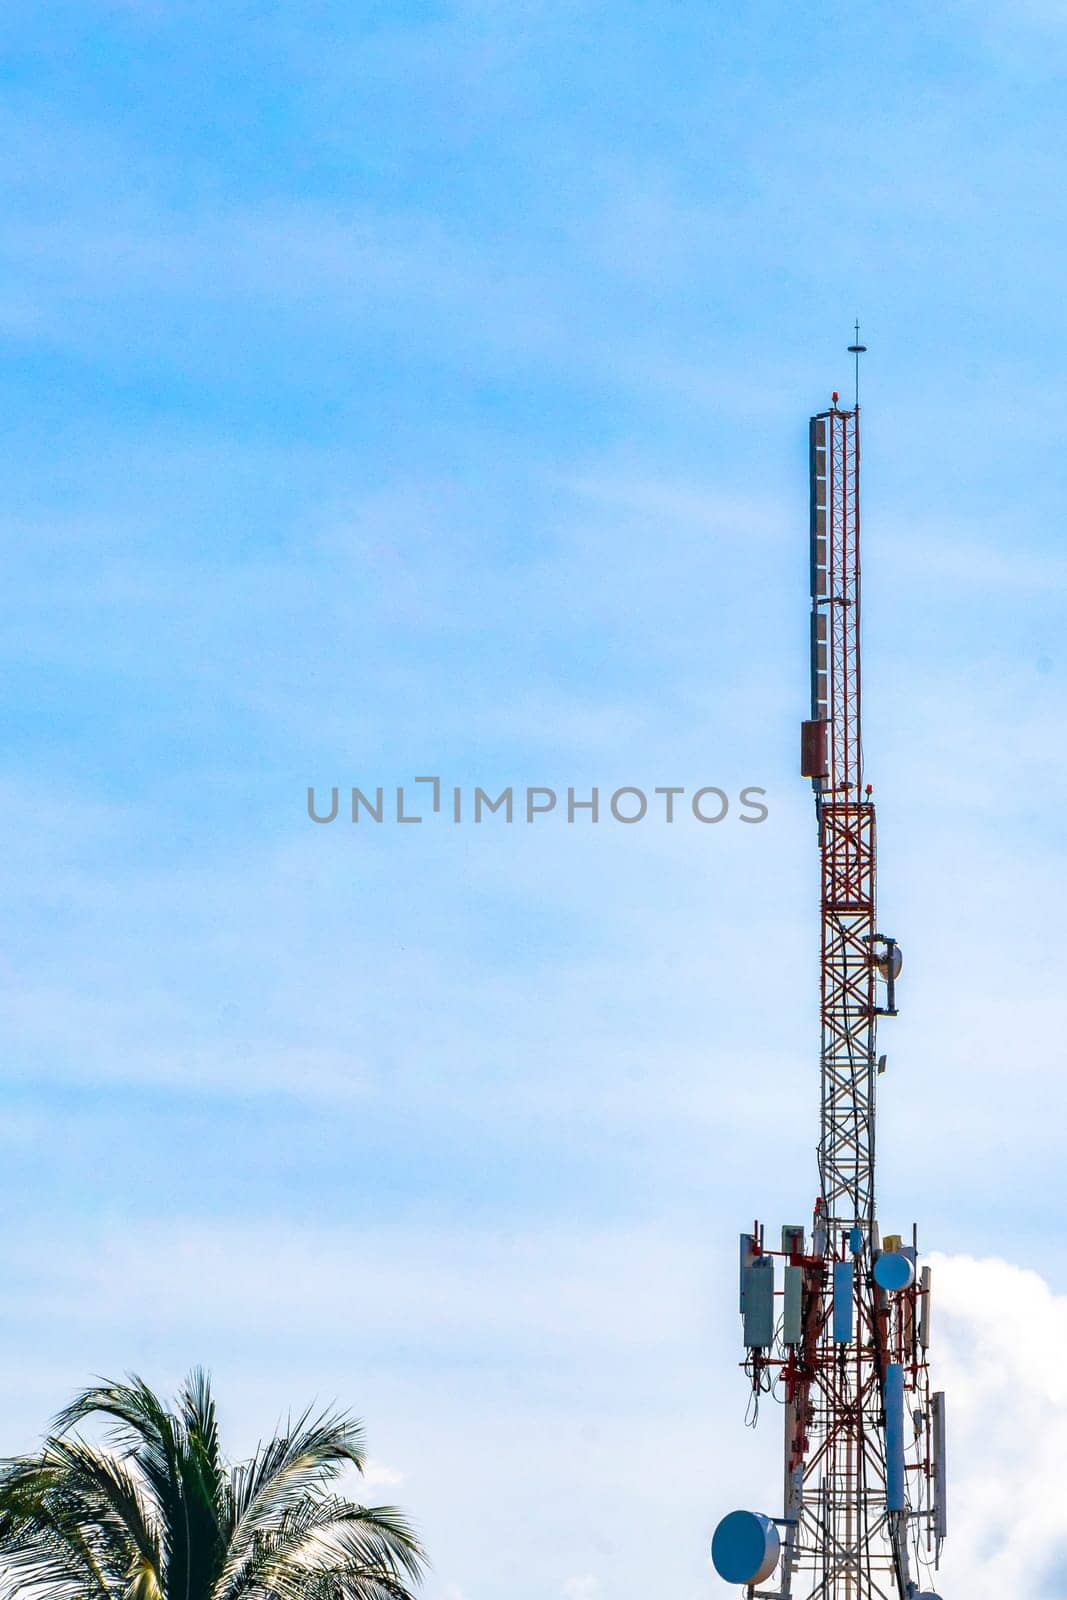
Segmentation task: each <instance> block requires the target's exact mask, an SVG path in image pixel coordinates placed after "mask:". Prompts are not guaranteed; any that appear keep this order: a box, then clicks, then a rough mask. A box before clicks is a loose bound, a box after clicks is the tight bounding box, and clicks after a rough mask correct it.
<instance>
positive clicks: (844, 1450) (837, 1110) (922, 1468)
mask: <svg viewBox="0 0 1067 1600" xmlns="http://www.w3.org/2000/svg"><path fill="white" fill-rule="evenodd" d="M809 437H810V508H811V518H810V540H811V715H810V719H809V720H808V721H807V722H805V724H804V728H803V739H802V770H803V772H804V775H805V776H807V777H809V778H810V779H811V780H812V784H813V787H814V790H815V799H816V811H817V816H818V825H819V848H820V855H821V908H820V914H821V997H820V1010H821V1055H820V1077H821V1101H820V1140H819V1196H818V1198H817V1200H816V1202H815V1208H814V1217H813V1225H812V1228H811V1231H810V1237H809V1235H808V1233H807V1231H806V1230H805V1229H804V1228H801V1227H792V1226H791V1227H786V1228H783V1229H782V1239H781V1249H780V1250H777V1249H773V1248H770V1247H769V1246H768V1243H767V1241H766V1239H765V1236H764V1229H763V1228H762V1227H761V1226H760V1224H758V1223H757V1224H756V1226H755V1228H754V1229H753V1232H752V1233H750V1234H743V1235H742V1248H741V1309H742V1316H743V1321H744V1336H745V1344H746V1347H747V1355H746V1360H745V1363H744V1365H745V1369H746V1371H747V1373H748V1376H749V1379H750V1381H751V1384H752V1389H753V1393H754V1395H755V1397H756V1404H757V1406H758V1403H759V1400H760V1398H761V1397H762V1396H764V1395H768V1394H769V1395H772V1396H773V1397H774V1398H776V1399H778V1400H780V1401H781V1402H782V1403H783V1408H784V1467H785V1485H784V1489H785V1493H784V1507H783V1515H782V1516H781V1517H777V1518H769V1517H762V1516H758V1515H757V1514H755V1513H749V1512H740V1511H738V1512H734V1513H731V1515H730V1516H728V1517H726V1518H724V1519H723V1521H722V1523H720V1526H719V1529H718V1531H717V1532H716V1536H715V1541H714V1543H713V1556H714V1559H715V1564H716V1567H717V1568H718V1570H719V1572H720V1574H721V1575H722V1576H723V1577H726V1578H727V1579H728V1580H730V1581H734V1582H740V1583H742V1584H743V1585H744V1587H745V1592H746V1594H747V1595H749V1596H765V1597H768V1600H769V1597H772V1596H773V1597H774V1600H790V1597H793V1596H794V1595H795V1596H797V1597H798V1600H800V1597H801V1596H803V1597H806V1600H936V1596H932V1593H931V1591H930V1590H928V1589H923V1588H922V1584H921V1582H919V1581H918V1574H919V1570H920V1568H921V1567H929V1566H930V1565H931V1564H932V1565H934V1566H936V1564H937V1560H938V1557H939V1554H940V1548H941V1541H942V1539H943V1537H944V1534H945V1493H944V1466H945V1452H944V1402H943V1396H941V1395H940V1394H934V1395H931V1393H930V1390H929V1373H928V1366H927V1359H926V1353H927V1348H928V1344H929V1327H930V1272H929V1268H923V1269H922V1270H921V1272H920V1271H919V1270H918V1266H917V1253H918V1248H917V1236H916V1233H915V1230H914V1229H913V1230H912V1237H911V1240H910V1242H909V1243H907V1244H905V1243H904V1242H903V1241H902V1239H901V1238H900V1237H898V1236H895V1235H888V1236H886V1237H885V1238H882V1236H881V1234H880V1230H879V1225H878V1221H877V1212H876V1207H875V1101H876V1085H877V1082H878V1077H879V1071H880V1066H881V1065H882V1064H884V1057H883V1058H879V1056H878V1053H877V1025H878V1018H879V1017H880V1016H882V1015H895V1014H896V1004H895V999H896V979H897V976H898V975H899V971H900V952H899V949H898V947H897V945H896V941H895V940H894V939H892V938H889V937H887V936H885V935H883V934H880V933H879V932H878V929H877V923H876V902H875V879H876V833H875V811H874V804H873V802H872V799H871V788H870V786H869V785H866V786H865V785H864V782H863V742H862V725H861V672H860V501H859V486H860V441H859V406H858V403H857V405H856V406H855V407H854V408H853V409H852V410H844V409H841V408H840V407H839V406H838V404H837V396H836V395H835V396H834V405H833V407H832V409H831V410H829V411H826V412H822V413H820V414H819V415H818V416H816V417H813V418H812V420H811V424H810V436H809ZM779 1267H780V1268H781V1271H782V1276H783V1280H784V1281H783V1283H782V1287H781V1288H778V1287H777V1284H778V1272H777V1268H779Z"/></svg>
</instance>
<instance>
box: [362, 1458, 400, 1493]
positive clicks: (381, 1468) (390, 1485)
mask: <svg viewBox="0 0 1067 1600" xmlns="http://www.w3.org/2000/svg"><path fill="white" fill-rule="evenodd" d="M361 1477H362V1480H363V1486H364V1488H366V1489H395V1488H396V1487H397V1486H398V1485H399V1484H401V1483H403V1481H404V1474H403V1473H402V1472H398V1471H397V1469H396V1467H389V1466H386V1464H385V1462H384V1461H372V1460H369V1459H368V1460H367V1461H365V1462H364V1463H363V1472H362V1474H361Z"/></svg>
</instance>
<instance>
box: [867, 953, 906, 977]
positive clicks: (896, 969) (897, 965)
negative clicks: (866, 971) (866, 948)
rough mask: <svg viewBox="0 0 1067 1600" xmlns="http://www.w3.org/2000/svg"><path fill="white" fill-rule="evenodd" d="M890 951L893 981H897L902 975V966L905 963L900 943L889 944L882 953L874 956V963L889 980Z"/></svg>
mask: <svg viewBox="0 0 1067 1600" xmlns="http://www.w3.org/2000/svg"><path fill="white" fill-rule="evenodd" d="M890 951H892V967H893V974H892V975H893V982H894V983H896V981H897V979H898V978H899V977H900V971H901V968H902V967H903V965H904V956H903V954H902V953H901V949H900V946H899V944H892V945H889V946H888V947H887V948H886V949H885V950H883V951H882V953H881V955H876V956H875V958H874V964H875V966H876V967H877V968H878V971H879V972H880V973H881V974H882V977H883V978H885V979H886V980H887V981H888V979H889V975H890V973H889V968H890Z"/></svg>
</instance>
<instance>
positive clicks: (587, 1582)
mask: <svg viewBox="0 0 1067 1600" xmlns="http://www.w3.org/2000/svg"><path fill="white" fill-rule="evenodd" d="M602 1593H603V1590H602V1589H601V1587H600V1579H599V1578H594V1577H592V1576H591V1575H590V1574H588V1573H587V1574H585V1575H584V1576H583V1577H580V1578H568V1579H567V1581H566V1583H565V1584H564V1585H563V1595H564V1600H600V1596H601V1594H602Z"/></svg>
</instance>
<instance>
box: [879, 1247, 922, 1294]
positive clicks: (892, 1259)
mask: <svg viewBox="0 0 1067 1600" xmlns="http://www.w3.org/2000/svg"><path fill="white" fill-rule="evenodd" d="M874 1281H875V1283H876V1284H877V1285H878V1287H879V1289H885V1290H886V1291H887V1292H888V1293H889V1294H898V1293H899V1292H900V1290H901V1289H910V1288H911V1286H912V1284H913V1283H914V1282H915V1268H914V1267H913V1266H912V1264H911V1261H910V1260H909V1259H908V1257H907V1256H906V1255H904V1254H903V1252H902V1251H900V1250H883V1251H882V1254H881V1255H880V1256H879V1257H878V1260H877V1261H876V1262H875V1263H874Z"/></svg>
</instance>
